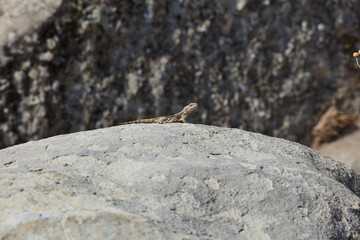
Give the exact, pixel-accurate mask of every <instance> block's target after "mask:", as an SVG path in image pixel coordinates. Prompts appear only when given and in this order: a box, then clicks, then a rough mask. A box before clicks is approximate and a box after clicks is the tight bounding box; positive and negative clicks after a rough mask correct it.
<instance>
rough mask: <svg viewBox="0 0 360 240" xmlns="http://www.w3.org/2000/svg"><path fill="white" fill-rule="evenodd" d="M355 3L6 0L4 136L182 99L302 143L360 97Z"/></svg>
mask: <svg viewBox="0 0 360 240" xmlns="http://www.w3.org/2000/svg"><path fill="white" fill-rule="evenodd" d="M10 2H11V4H10ZM359 12H360V2H359V1H348V0H336V1H335V0H318V1H303V0H294V1H269V0H264V1H248V0H230V1H222V0H216V1H212V0H211V1H210V0H199V1H190V0H170V1H169V0H158V1H154V0H149V1H138V0H135V1H115V0H112V1H111V0H104V1H90V0H72V1H60V0H57V1H56V0H46V1H45V0H37V1H35V0H32V1H20V0H16V1H6V0H5V1H4V0H2V1H0V26H1V34H0V36H1V38H0V44H1V46H0V48H1V59H2V60H1V66H0V148H2V147H5V146H11V145H13V144H17V143H21V142H24V141H28V140H34V139H39V138H43V137H48V136H53V135H58V134H61V133H69V132H74V131H80V130H86V129H94V128H101V127H106V126H112V125H116V124H117V123H119V122H121V121H126V120H133V119H136V118H144V117H153V116H159V115H165V114H166V115H167V114H170V113H174V112H176V111H177V110H179V109H181V107H183V106H184V105H186V104H188V103H189V102H198V103H199V106H200V113H199V114H198V115H197V116H196V117H195V119H194V120H195V121H196V122H197V123H206V124H212V125H221V126H230V127H235V128H242V129H247V130H251V131H255V132H261V133H265V134H267V135H271V136H277V137H282V138H286V139H289V140H293V141H298V142H301V143H305V144H310V142H311V134H310V130H311V128H312V127H313V126H314V125H315V124H316V122H317V121H318V119H319V118H320V116H321V114H322V113H324V112H325V111H326V110H327V108H328V107H329V106H330V105H331V104H332V103H333V102H336V104H339V105H343V104H345V103H346V102H350V105H349V108H350V109H349V110H350V111H353V112H358V111H359V109H360V96H359V95H360V86H359V85H360V81H359V77H360V71H359V69H357V67H356V65H355V61H354V59H353V57H352V53H353V52H354V51H355V50H357V49H358V48H360V45H359V38H360V32H359V31H358V28H357V26H359V24H360V20H359V17H358V16H359ZM4 26H5V27H4ZM26 29H27V31H25V30H26Z"/></svg>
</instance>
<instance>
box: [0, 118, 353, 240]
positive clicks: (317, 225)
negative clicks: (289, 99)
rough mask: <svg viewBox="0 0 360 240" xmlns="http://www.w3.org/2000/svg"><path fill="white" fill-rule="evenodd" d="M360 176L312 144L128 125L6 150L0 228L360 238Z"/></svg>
mask: <svg viewBox="0 0 360 240" xmlns="http://www.w3.org/2000/svg"><path fill="white" fill-rule="evenodd" d="M359 184H360V176H359V174H357V173H356V172H355V171H354V170H352V169H350V168H348V167H346V165H344V164H342V163H339V162H336V161H334V160H332V159H330V158H328V157H325V156H324V155H322V154H321V153H319V152H316V151H313V150H311V149H309V148H307V147H304V146H303V145H300V144H297V143H293V142H289V141H286V140H282V139H277V138H271V137H267V136H264V135H261V134H255V133H250V132H245V131H242V130H237V129H230V128H218V127H213V126H205V125H193V124H164V125H156V124H148V125H146V124H137V125H124V126H118V127H112V128H106V129H98V130H93V131H87V132H78V133H74V134H69V135H62V136H56V137H52V138H48V139H44V140H40V141H36V142H28V143H25V144H21V145H17V146H13V147H9V148H6V149H3V150H1V151H0V203H1V204H0V212H1V214H0V238H1V239H64V238H67V239H245V240H246V239H251V240H253V239H276V240H279V239H284V240H285V239H286V240H288V239H324V240H325V239H359V238H360V221H359V217H360V207H359V204H360V198H359V195H360V187H359V186H360V185H359Z"/></svg>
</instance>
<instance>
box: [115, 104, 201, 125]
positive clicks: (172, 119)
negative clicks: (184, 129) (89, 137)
mask: <svg viewBox="0 0 360 240" xmlns="http://www.w3.org/2000/svg"><path fill="white" fill-rule="evenodd" d="M196 108H197V103H190V104H189V105H187V106H185V107H184V108H183V109H182V110H181V111H180V112H179V113H176V114H174V115H169V116H163V117H155V118H148V119H139V120H134V121H129V122H123V123H120V125H125V124H137V123H159V124H163V123H186V117H187V116H188V115H189V114H190V113H191V112H192V111H194V110H195V109H196Z"/></svg>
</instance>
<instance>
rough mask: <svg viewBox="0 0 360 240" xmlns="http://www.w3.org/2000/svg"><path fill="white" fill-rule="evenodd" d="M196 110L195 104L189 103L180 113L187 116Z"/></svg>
mask: <svg viewBox="0 0 360 240" xmlns="http://www.w3.org/2000/svg"><path fill="white" fill-rule="evenodd" d="M196 108H197V103H190V104H189V105H187V106H186V107H184V108H183V110H182V112H183V113H184V114H185V115H189V114H190V113H191V112H192V111H194V110H195V109H196Z"/></svg>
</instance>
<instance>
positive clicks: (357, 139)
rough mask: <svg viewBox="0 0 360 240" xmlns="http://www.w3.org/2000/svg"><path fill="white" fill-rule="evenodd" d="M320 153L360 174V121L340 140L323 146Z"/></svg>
mask: <svg viewBox="0 0 360 240" xmlns="http://www.w3.org/2000/svg"><path fill="white" fill-rule="evenodd" d="M319 151H320V152H322V153H324V154H325V155H327V156H330V157H332V158H334V159H336V160H339V161H341V162H343V163H345V164H347V165H348V166H350V167H352V168H353V169H355V170H356V171H358V172H360V121H358V122H357V124H356V126H352V127H350V128H348V129H347V131H346V132H345V133H344V134H343V135H342V136H341V137H340V138H339V139H337V140H335V141H333V142H331V143H325V144H323V145H321V146H320V147H319Z"/></svg>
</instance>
